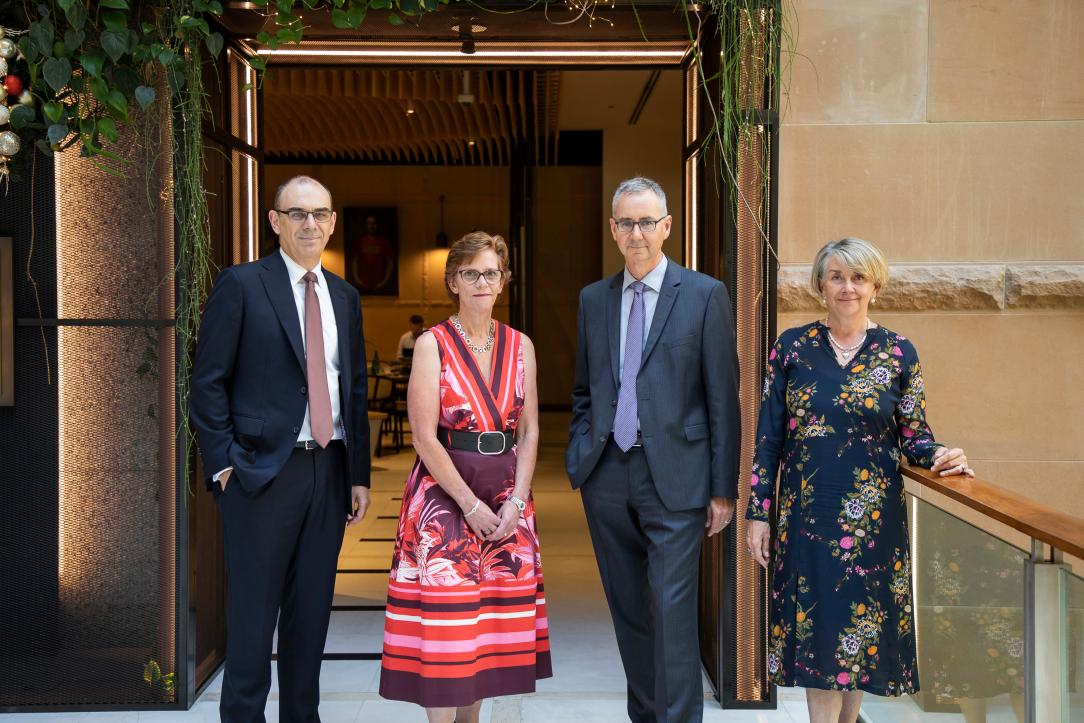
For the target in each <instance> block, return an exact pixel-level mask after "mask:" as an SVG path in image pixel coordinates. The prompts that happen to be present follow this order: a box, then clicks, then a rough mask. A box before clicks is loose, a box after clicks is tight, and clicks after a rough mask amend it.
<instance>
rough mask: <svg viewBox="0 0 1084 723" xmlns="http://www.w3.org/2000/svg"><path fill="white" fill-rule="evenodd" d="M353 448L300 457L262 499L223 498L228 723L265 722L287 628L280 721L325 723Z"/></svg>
mask: <svg viewBox="0 0 1084 723" xmlns="http://www.w3.org/2000/svg"><path fill="white" fill-rule="evenodd" d="M346 485H347V475H346V448H345V447H344V446H343V444H342V442H339V441H335V442H332V443H331V444H329V445H328V446H327V448H326V449H320V448H316V449H314V450H304V449H295V450H294V452H293V454H292V455H291V456H290V459H289V460H288V461H287V462H286V466H285V467H284V468H283V470H282V472H281V473H280V474H279V475H278V476H277V477H275V479H273V480H272V481H271V482H270V483H269V484H268V485H267V486H266V487H264V488H263V489H261V490H260V491H259V492H256V493H249V492H246V491H245V490H244V489H243V488H242V487H241V485H239V484H238V483H237V481H236V480H233V481H231V482H230V483H229V484H227V485H226V491H225V492H221V493H216V498H217V501H218V508H219V512H220V513H221V515H222V523H223V528H224V532H225V556H226V572H227V577H228V583H229V585H228V589H227V605H226V626H227V628H226V672H225V677H224V679H223V684H222V702H221V705H220V707H219V710H220V715H221V718H222V720H223V721H226V722H227V723H253V722H256V723H263V721H264V706H265V705H266V703H267V693H268V691H269V690H270V689H271V646H272V641H273V639H274V633H275V625H276V622H277V624H278V631H279V638H278V673H279V721H280V723H295V722H300V721H319V720H320V716H319V712H318V707H319V704H320V662H321V659H322V657H323V652H324V641H325V640H326V638H327V627H328V621H329V619H330V616H331V600H332V597H333V595H334V591H335V570H336V567H337V565H338V558H339V549H340V548H341V547H342V540H343V530H344V528H345V525H346V515H345V511H344V509H343V496H344V494H345V490H344V487H345V486H346Z"/></svg>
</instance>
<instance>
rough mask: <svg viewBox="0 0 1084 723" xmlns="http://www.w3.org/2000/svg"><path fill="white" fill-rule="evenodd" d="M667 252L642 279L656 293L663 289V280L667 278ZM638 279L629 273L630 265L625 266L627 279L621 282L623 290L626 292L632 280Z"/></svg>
mask: <svg viewBox="0 0 1084 723" xmlns="http://www.w3.org/2000/svg"><path fill="white" fill-rule="evenodd" d="M666 263H667V259H666V254H663V255H662V258H661V259H660V260H659V263H657V264H655V268H653V269H651V271H648V272H647V273H646V274H645V275H644V278H642V279H640V281H642V282H644V286H646V287H647V288H649V289H651V290H652V291H654V292H655V293H656V294H658V293H659V292H660V290H661V289H662V280H663V279H664V278H666ZM634 281H636V277H635V276H633V275H632V274H631V273H629V267H627V266H626V267H625V280H624V281H623V282H622V284H621V291H622V292H624V291H625V290H627V289H628V288H629V286H630V285H631V284H632V282H634Z"/></svg>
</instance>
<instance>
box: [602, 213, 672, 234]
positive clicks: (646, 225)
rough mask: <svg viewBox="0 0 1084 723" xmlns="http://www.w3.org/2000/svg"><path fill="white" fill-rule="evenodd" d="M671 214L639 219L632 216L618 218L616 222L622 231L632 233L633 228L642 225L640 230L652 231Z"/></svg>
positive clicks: (618, 228)
mask: <svg viewBox="0 0 1084 723" xmlns="http://www.w3.org/2000/svg"><path fill="white" fill-rule="evenodd" d="M669 215H670V214H665V215H663V216H660V217H659V218H641V219H640V220H639V221H634V220H632V219H631V218H616V219H614V223H615V224H617V230H618V231H620V232H621V233H632V229H634V228H636V227H637V226H639V227H640V231H641V232H643V233H651V232H652V231H654V230H655V227H656V226H657V225H659V221H662V220H663V219H664V218H666V217H667V216H669Z"/></svg>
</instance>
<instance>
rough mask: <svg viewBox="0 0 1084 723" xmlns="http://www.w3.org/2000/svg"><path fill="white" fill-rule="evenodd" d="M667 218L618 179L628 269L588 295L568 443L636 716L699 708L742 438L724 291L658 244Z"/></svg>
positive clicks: (649, 197)
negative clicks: (718, 542) (705, 559)
mask: <svg viewBox="0 0 1084 723" xmlns="http://www.w3.org/2000/svg"><path fill="white" fill-rule="evenodd" d="M672 223H673V219H672V218H671V217H670V215H669V214H668V213H667V212H666V194H665V193H664V192H663V190H662V188H660V187H659V185H658V184H657V183H655V182H654V181H652V180H650V179H648V178H632V179H629V180H626V181H623V182H622V183H621V184H620V185H619V186H618V187H617V191H616V192H615V193H614V197H613V217H612V218H611V219H610V233H611V234H613V238H614V241H616V242H617V246H618V248H619V249H621V253H622V254H623V255H624V257H625V268H624V269H623V270H622V271H621V272H620V273H618V274H615V275H614V276H611V277H609V278H606V279H602V280H601V281H597V282H595V283H593V284H591V285H590V286H587V287H586V288H584V289H583V291H581V292H580V311H579V320H578V344H579V348H578V350H577V354H576V379H575V383H574V385H573V390H572V426H571V428H570V430H569V442H568V450H567V452H566V454H565V465H566V467H567V469H568V476H569V478H570V479H571V480H572V486H573V488H579V489H581V492H582V497H583V506H584V510H585V511H586V513H587V523H588V526H589V528H590V530H591V542H592V544H593V545H594V548H595V557H596V559H597V561H598V567H599V573H600V575H601V577H602V586H603V588H604V589H605V591H606V600H607V602H608V603H609V606H610V614H611V616H612V617H613V621H614V628H615V630H616V632H617V643H618V647H619V648H620V650H621V661H622V663H623V665H624V668H625V677H626V678H627V680H628V713H629V718H630V719H631V720H632V721H636V722H637V723H640V722H646V721H669V722H672V723H689V722H690V721H699V720H702V718H703V712H704V710H703V709H704V693H703V687H702V685H703V684H702V682H701V674H700V652H699V642H698V635H697V624H696V621H697V569H698V560H699V555H700V543H701V540H702V539H703V535H704V532H705V530H706V531H707V534H708V535H709V536H710V535H714V534H716V533H717V532H719V531H720V530H721V529H723V527H725V526H726V525H727V524H729V522H730V519H731V517H732V516H733V514H734V499H735V498H736V497H737V478H738V461H739V445H740V440H741V434H740V417H739V412H738V360H737V355H736V353H735V345H734V326H733V322H732V319H731V312H730V300H729V297H728V295H727V290H726V287H725V286H723V284H722V283H720V282H719V281H717V280H716V279H713V278H711V277H709V276H705V275H704V274H700V273H697V272H695V271H692V270H690V269H686V268H683V267H682V266H680V265H678V264H676V263H674V262H673V261H672V260H670V259H667V258H666V256H664V255H663V253H662V245H663V241H665V240H666V237H667V236H669V235H670V226H671V224H672Z"/></svg>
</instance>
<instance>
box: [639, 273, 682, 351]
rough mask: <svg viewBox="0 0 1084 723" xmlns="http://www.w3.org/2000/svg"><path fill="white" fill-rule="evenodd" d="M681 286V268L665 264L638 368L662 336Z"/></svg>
mask: <svg viewBox="0 0 1084 723" xmlns="http://www.w3.org/2000/svg"><path fill="white" fill-rule="evenodd" d="M680 285H681V267H680V266H678V265H677V264H675V263H674V262H673V261H670V260H668V261H667V262H666V274H665V275H664V276H663V280H662V288H661V289H659V301H658V303H656V304H655V315H654V316H653V317H651V330H650V331H649V332H648V334H647V344H645V345H644V355H643V357H641V359H640V368H641V369H643V368H644V364H646V363H647V359H648V357H650V356H651V351H652V349H654V348H655V345H656V344H657V343H658V341H659V337H660V336H661V335H662V330H663V327H664V326H666V320H667V319H668V318H669V317H670V311H671V310H672V309H673V308H674V301H675V300H677V295H678V287H679V286H680Z"/></svg>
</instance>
